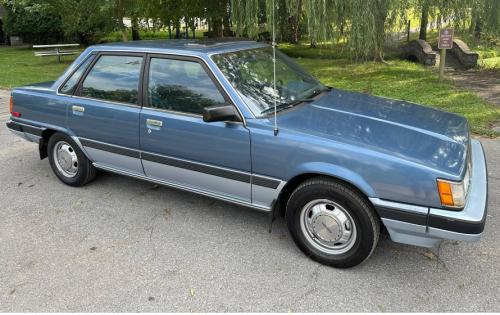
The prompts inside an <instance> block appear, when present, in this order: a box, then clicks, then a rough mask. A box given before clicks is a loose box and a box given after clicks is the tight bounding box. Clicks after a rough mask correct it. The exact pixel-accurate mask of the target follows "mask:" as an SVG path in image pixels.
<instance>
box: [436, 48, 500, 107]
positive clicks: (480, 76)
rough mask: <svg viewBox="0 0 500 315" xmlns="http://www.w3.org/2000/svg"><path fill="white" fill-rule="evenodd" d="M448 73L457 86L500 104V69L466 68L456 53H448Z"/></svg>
mask: <svg viewBox="0 0 500 315" xmlns="http://www.w3.org/2000/svg"><path fill="white" fill-rule="evenodd" d="M446 73H447V77H448V78H449V79H451V80H453V81H454V83H455V85H456V86H457V87H459V88H463V89H466V90H469V91H471V92H473V93H475V94H477V95H478V96H479V97H481V98H483V99H485V100H486V101H488V102H490V103H492V104H494V105H497V106H500V70H478V69H464V67H463V66H462V65H461V64H460V62H458V60H457V58H456V57H455V56H454V55H452V54H450V53H447V54H446Z"/></svg>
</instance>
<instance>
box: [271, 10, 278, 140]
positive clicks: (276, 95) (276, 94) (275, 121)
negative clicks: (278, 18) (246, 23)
mask: <svg viewBox="0 0 500 315" xmlns="http://www.w3.org/2000/svg"><path fill="white" fill-rule="evenodd" d="M274 24H275V22H274V0H273V42H272V47H273V92H274V93H273V95H274V135H275V136H277V135H278V132H279V129H278V118H277V110H276V103H277V98H278V91H277V90H276V33H275V31H274Z"/></svg>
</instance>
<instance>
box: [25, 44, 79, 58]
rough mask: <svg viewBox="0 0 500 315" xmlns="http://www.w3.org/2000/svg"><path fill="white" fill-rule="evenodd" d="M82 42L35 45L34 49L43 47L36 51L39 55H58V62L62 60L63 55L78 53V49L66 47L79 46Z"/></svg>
mask: <svg viewBox="0 0 500 315" xmlns="http://www.w3.org/2000/svg"><path fill="white" fill-rule="evenodd" d="M78 46H80V44H57V45H33V49H43V50H39V51H35V56H37V57H47V56H57V62H61V56H68V55H74V54H77V53H78V52H79V51H78V50H68V49H65V48H70V47H78Z"/></svg>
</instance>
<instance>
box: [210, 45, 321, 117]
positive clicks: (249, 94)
mask: <svg viewBox="0 0 500 315" xmlns="http://www.w3.org/2000/svg"><path fill="white" fill-rule="evenodd" d="M212 59H213V61H214V62H215V63H216V64H217V66H218V67H219V69H220V70H221V71H222V73H223V74H224V75H225V76H226V78H227V79H228V80H229V82H231V84H232V85H233V87H234V88H235V89H236V90H237V91H238V92H239V94H240V95H241V97H242V98H243V100H244V101H245V103H246V104H247V106H248V107H249V108H250V110H251V111H252V112H253V113H254V115H255V116H257V117H262V116H265V115H266V114H268V113H271V112H272V111H273V109H274V95H275V93H274V88H273V49H272V48H271V47H265V48H258V49H250V50H242V51H236V52H230V53H224V54H219V55H214V56H212ZM325 90H327V88H326V87H325V86H324V85H322V84H321V83H320V82H319V81H318V80H316V79H315V78H314V77H312V76H311V75H310V74H308V73H307V72H306V71H305V70H303V69H302V68H301V67H300V66H299V65H298V64H296V63H295V62H293V61H292V60H291V59H290V58H288V57H287V56H286V55H285V54H283V53H282V52H280V51H279V50H276V95H277V102H276V104H277V107H278V108H279V109H283V108H288V107H290V106H294V105H297V104H299V103H301V102H302V100H306V99H307V98H310V97H312V96H315V95H317V94H319V93H321V92H323V91H325Z"/></svg>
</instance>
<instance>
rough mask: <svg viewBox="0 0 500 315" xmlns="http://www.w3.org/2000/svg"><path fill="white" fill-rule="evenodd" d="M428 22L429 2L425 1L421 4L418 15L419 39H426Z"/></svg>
mask: <svg viewBox="0 0 500 315" xmlns="http://www.w3.org/2000/svg"><path fill="white" fill-rule="evenodd" d="M428 24H429V2H428V1H425V2H424V3H423V4H422V16H421V17H420V34H419V36H418V38H419V39H422V40H427V26H428Z"/></svg>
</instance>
